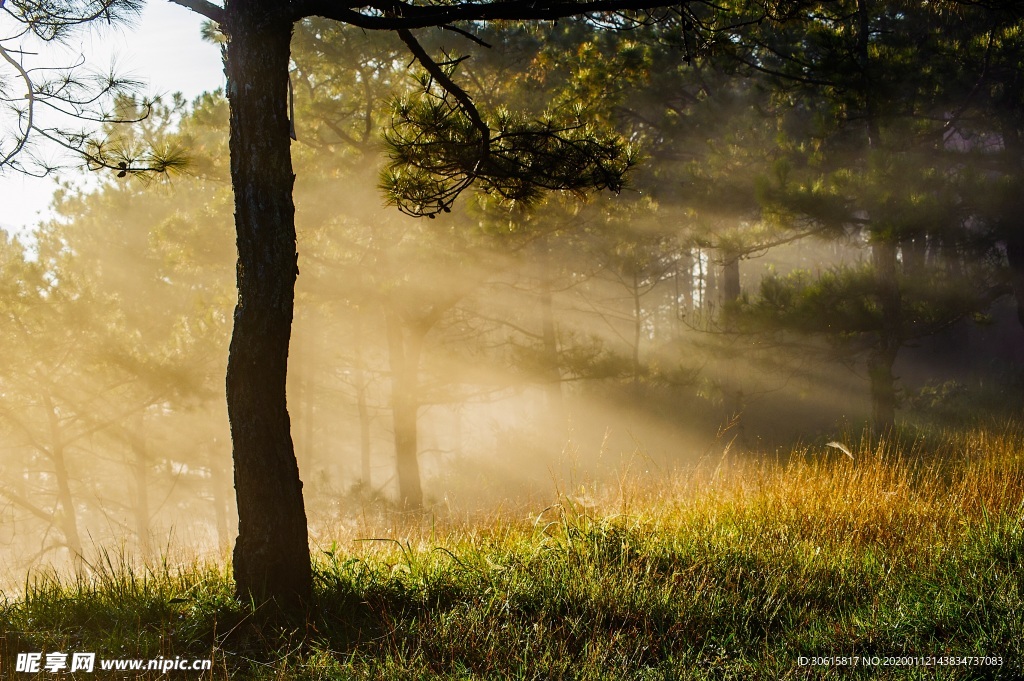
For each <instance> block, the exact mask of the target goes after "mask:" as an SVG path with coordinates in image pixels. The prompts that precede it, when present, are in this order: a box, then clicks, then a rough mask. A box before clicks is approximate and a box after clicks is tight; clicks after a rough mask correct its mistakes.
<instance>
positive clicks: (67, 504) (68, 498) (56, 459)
mask: <svg viewBox="0 0 1024 681" xmlns="http://www.w3.org/2000/svg"><path fill="white" fill-rule="evenodd" d="M45 406H46V417H47V420H48V421H49V426H50V451H49V453H50V459H51V460H52V461H53V475H54V479H55V481H56V483H57V504H58V508H59V510H58V511H57V512H56V513H55V514H54V515H55V519H56V521H57V524H58V526H59V527H60V531H61V534H63V535H64V544H65V545H66V546H67V548H68V551H69V552H70V553H71V560H72V564H73V565H74V569H75V572H76V573H81V572H83V571H84V570H85V556H84V553H83V547H82V535H81V534H79V532H78V510H77V509H76V508H75V499H74V497H73V496H72V494H71V477H70V475H69V473H68V466H67V460H66V459H65V457H64V434H63V432H62V429H61V425H60V417H59V416H58V415H57V408H56V406H55V405H54V404H53V403H52V402H51V401H50V399H49V398H46V399H45Z"/></svg>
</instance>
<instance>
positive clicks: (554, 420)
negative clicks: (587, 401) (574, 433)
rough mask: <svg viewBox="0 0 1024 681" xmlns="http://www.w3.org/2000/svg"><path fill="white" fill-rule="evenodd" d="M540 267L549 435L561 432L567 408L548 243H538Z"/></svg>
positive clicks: (542, 339) (543, 366)
mask: <svg viewBox="0 0 1024 681" xmlns="http://www.w3.org/2000/svg"><path fill="white" fill-rule="evenodd" d="M538 248H539V250H538V253H537V264H538V267H539V269H540V277H539V278H540V282H539V283H540V329H541V347H542V353H543V354H542V357H543V360H542V370H543V372H544V376H543V381H544V393H545V401H546V402H547V405H546V407H547V409H546V416H545V419H544V420H545V421H546V430H547V432H548V434H550V435H554V434H555V433H558V432H559V431H560V430H562V428H563V427H564V425H565V408H564V407H565V406H564V404H563V401H562V373H561V371H560V369H559V366H558V365H559V359H558V333H557V331H556V329H555V308H554V295H553V293H552V288H553V284H552V281H551V259H550V255H549V253H548V248H547V243H546V240H541V241H540V242H539V247H538Z"/></svg>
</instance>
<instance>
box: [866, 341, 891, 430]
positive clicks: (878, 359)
mask: <svg viewBox="0 0 1024 681" xmlns="http://www.w3.org/2000/svg"><path fill="white" fill-rule="evenodd" d="M896 354H897V353H896V352H894V351H893V350H892V349H891V348H885V347H879V348H876V349H874V350H872V351H871V354H870V355H869V356H868V376H869V378H870V380H871V425H872V427H873V428H874V430H875V432H876V433H877V434H878V435H885V434H886V433H888V432H889V431H891V430H892V428H893V427H894V426H895V425H896V377H895V376H893V375H892V365H893V363H894V362H895V361H896Z"/></svg>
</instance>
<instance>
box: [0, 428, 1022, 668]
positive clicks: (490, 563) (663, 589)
mask: <svg viewBox="0 0 1024 681" xmlns="http://www.w3.org/2000/svg"><path fill="white" fill-rule="evenodd" d="M854 454H855V456H854V459H853V460H850V459H849V458H847V457H846V456H845V455H843V454H841V453H839V452H837V451H835V450H833V449H819V448H814V449H809V450H806V451H796V452H793V453H791V454H788V455H787V457H786V463H785V464H781V463H778V464H777V463H764V462H761V463H749V462H748V463H743V462H741V461H735V460H733V459H732V458H730V457H726V458H723V460H722V461H717V462H714V463H713V465H709V466H707V467H701V468H698V469H696V470H691V471H687V472H686V473H681V474H680V475H679V476H677V477H673V478H671V479H662V480H622V481H620V483H619V484H618V485H616V486H614V487H613V488H608V489H603V490H602V489H591V490H585V491H584V492H585V493H583V494H580V495H577V496H573V495H569V494H562V495H560V498H559V501H558V503H556V504H555V505H553V506H551V507H549V508H547V509H536V512H535V513H534V514H532V515H530V516H529V517H527V516H526V514H525V513H516V514H513V513H505V514H498V513H496V514H493V515H492V516H490V517H487V518H478V519H476V520H474V521H472V522H461V523H459V522H456V521H454V520H448V521H442V520H439V519H436V518H433V519H431V518H426V519H420V520H418V521H417V520H408V519H407V520H405V521H401V520H399V519H396V518H390V519H388V522H390V523H391V527H390V528H389V530H390V534H387V530H385V529H384V527H383V525H382V526H381V528H379V533H378V534H376V535H375V534H374V533H373V530H372V529H367V528H364V529H363V530H362V531H361V533H362V534H363V536H364V537H373V536H385V535H387V536H390V537H396V539H387V540H380V541H356V540H355V538H354V537H348V538H341V539H339V543H338V544H337V545H335V546H334V547H333V548H332V549H328V550H324V551H318V565H317V571H316V580H317V600H316V603H315V606H314V608H313V610H312V612H311V613H310V614H309V616H308V617H307V618H306V619H304V620H301V621H300V620H294V619H291V620H290V619H286V618H282V617H280V616H276V615H274V614H273V613H269V612H260V611H255V612H254V610H253V608H251V607H249V606H246V605H244V604H239V603H237V602H235V601H234V600H233V599H232V598H231V595H230V594H231V584H230V581H229V579H228V577H227V576H226V575H227V573H226V571H225V569H223V568H209V569H206V568H200V567H191V568H187V569H182V570H175V569H174V568H171V567H169V566H162V567H160V568H157V569H150V570H148V571H146V572H144V573H141V574H134V573H132V572H131V571H130V570H128V569H125V568H122V567H119V566H120V565H122V564H123V563H122V561H120V560H116V559H112V558H111V559H108V560H107V562H106V565H105V567H104V568H102V569H97V570H96V571H95V572H94V573H93V574H92V575H91V576H90V577H88V578H86V577H82V578H79V579H58V578H56V577H49V578H37V579H36V580H34V581H32V582H30V583H29V584H28V585H27V587H26V590H25V594H24V595H23V596H21V597H19V598H12V599H9V600H8V601H7V602H6V603H4V604H3V605H2V606H0V664H2V665H4V666H3V667H2V668H0V677H2V678H24V679H28V678H32V677H31V675H28V674H20V675H19V674H15V673H13V671H12V669H13V662H14V658H15V654H16V653H18V652H27V651H54V650H60V651H95V652H97V653H99V654H100V656H101V657H107V658H112V657H138V658H153V657H156V656H158V655H162V656H164V657H175V656H178V657H188V658H212V659H213V660H214V669H213V670H212V672H207V673H206V674H204V675H203V676H202V677H201V678H207V679H228V678H231V679H249V678H252V679H475V678H488V679H506V678H511V679H789V678H792V679H805V678H807V679H810V678H813V679H819V678H837V679H838V678H843V679H846V678H883V679H889V678H900V679H903V678H922V679H925V678H927V679H936V678H938V679H975V678H1006V679H1014V678H1024V643H1022V639H1024V571H1022V569H1021V567H1022V565H1024V440H1022V439H1021V438H1020V437H1018V436H1013V435H994V434H992V433H991V432H989V433H985V432H975V433H970V434H964V435H955V436H948V437H947V438H946V439H945V442H944V444H943V446H941V447H939V448H938V450H935V449H933V450H931V451H928V452H922V451H915V450H914V449H913V448H912V447H911V448H909V450H906V451H903V452H892V451H887V450H886V448H885V447H883V446H874V447H873V446H871V445H865V446H862V447H861V448H860V450H859V451H856V452H855V453H854ZM584 499H585V500H584ZM841 655H858V656H878V657H879V658H880V659H882V660H884V658H885V657H887V656H944V655H958V656H986V655H987V656H999V657H1001V658H1002V665H1001V666H944V667H920V666H902V667H882V666H878V667H874V666H872V667H865V666H859V667H857V668H852V667H845V668H842V669H837V668H828V669H826V668H822V667H814V668H811V667H808V666H801V665H800V664H798V659H799V657H800V656H806V657H820V656H841ZM172 676H173V674H172ZM179 677H180V678H200V676H199V674H198V673H195V672H193V673H190V674H180V675H179ZM39 678H51V679H52V678H57V677H56V676H54V675H45V674H43V675H40V677H39ZM62 678H70V675H67V674H65V675H63V676H62ZM78 678H82V679H97V678H119V679H120V678H158V677H157V675H151V676H149V677H145V676H140V677H135V676H131V675H127V676H126V675H125V674H124V673H120V674H117V675H113V676H110V677H103V675H102V674H100V673H94V674H81V675H79V676H78Z"/></svg>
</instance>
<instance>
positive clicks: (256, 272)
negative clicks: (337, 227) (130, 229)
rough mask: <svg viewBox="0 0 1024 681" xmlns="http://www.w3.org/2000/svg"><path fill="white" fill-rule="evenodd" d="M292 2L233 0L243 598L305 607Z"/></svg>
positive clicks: (231, 95) (231, 390)
mask: <svg viewBox="0 0 1024 681" xmlns="http://www.w3.org/2000/svg"><path fill="white" fill-rule="evenodd" d="M287 12H288V5H287V3H278V2H274V1H271V0H228V2H227V3H226V5H225V16H226V21H225V26H224V28H225V30H226V32H227V34H228V36H229V41H228V44H227V51H226V64H225V71H226V73H227V83H228V85H227V94H228V102H229V104H230V126H231V137H230V148H231V181H232V187H233V189H234V195H235V231H236V234H237V245H238V265H237V269H236V273H237V281H238V303H237V306H236V307H235V314H234V330H233V333H232V336H231V346H230V350H229V355H228V372H227V402H228V418H229V420H230V423H231V440H232V446H233V456H234V462H235V494H236V497H237V502H238V539H237V541H236V542H235V550H234V556H233V558H234V575H235V589H236V591H237V594H238V596H239V597H240V598H243V599H249V598H252V599H254V600H255V601H257V602H264V601H266V600H270V599H273V600H274V601H276V602H277V604H278V606H279V607H281V608H285V609H293V608H295V607H298V606H300V604H301V603H302V602H304V601H306V600H308V598H309V596H310V594H311V590H312V574H311V569H310V557H309V542H308V537H307V527H306V512H305V507H304V505H303V500H302V482H301V481H300V480H299V470H298V464H297V463H296V460H295V450H294V447H293V444H292V438H291V426H290V422H289V417H288V409H287V405H286V402H287V400H286V390H285V381H286V376H287V369H288V344H289V340H290V337H291V324H292V314H293V307H294V300H295V278H296V276H297V275H298V255H297V254H296V251H295V207H294V204H293V203H292V186H293V184H294V181H295V176H294V175H293V173H292V165H291V156H290V148H289V145H290V138H289V122H288V110H287V105H286V104H287V96H286V95H287V91H288V63H289V51H290V41H291V32H292V25H291V20H290V18H289V17H288V15H287Z"/></svg>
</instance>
